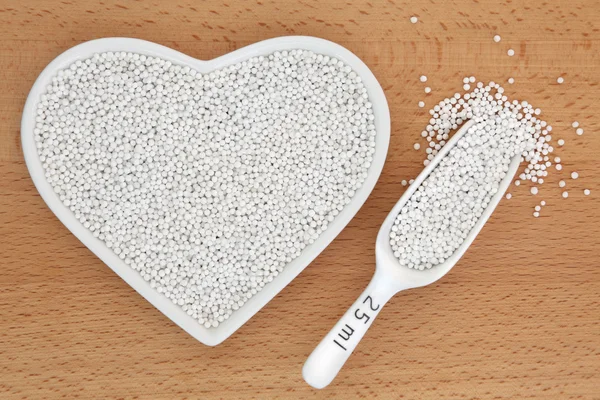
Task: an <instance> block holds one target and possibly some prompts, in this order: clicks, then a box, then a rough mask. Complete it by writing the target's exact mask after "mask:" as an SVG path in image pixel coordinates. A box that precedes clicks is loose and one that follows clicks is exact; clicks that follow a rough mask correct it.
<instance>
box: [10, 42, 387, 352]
mask: <svg viewBox="0 0 600 400" xmlns="http://www.w3.org/2000/svg"><path fill="white" fill-rule="evenodd" d="M292 49H304V50H310V51H313V52H315V53H320V54H323V55H327V56H330V57H335V58H337V59H339V60H341V61H343V62H344V63H345V64H347V65H348V66H350V67H351V68H352V69H353V70H354V71H355V72H356V73H357V74H358V75H359V76H360V77H361V79H362V81H363V83H364V85H365V87H366V88H367V92H368V94H369V100H370V102H371V103H372V105H373V113H374V116H375V121H374V122H375V127H376V132H377V135H376V139H375V141H376V145H375V154H374V156H373V162H372V163H371V166H370V168H369V171H368V176H367V178H366V179H365V182H364V183H363V185H362V186H361V187H360V188H359V189H358V190H357V191H356V193H355V195H354V197H353V198H352V200H351V202H350V203H349V204H348V205H346V206H345V207H344V209H343V210H342V211H341V212H340V214H339V215H338V216H337V217H336V218H335V220H334V221H333V222H331V223H330V224H329V226H328V228H327V230H326V231H325V232H323V233H322V234H321V236H320V237H319V238H318V239H317V241H315V243H313V244H311V245H309V246H307V247H306V248H305V249H304V250H303V251H302V254H301V255H300V256H299V257H297V258H296V259H294V260H293V261H292V262H291V263H289V264H288V265H287V266H286V267H285V268H284V269H283V271H282V272H281V273H279V275H278V276H277V277H275V278H274V279H273V281H272V282H270V283H268V284H266V285H265V286H264V287H263V288H262V290H261V291H259V292H258V293H257V294H256V295H254V296H253V297H252V298H250V299H249V300H248V301H247V302H246V303H245V304H244V305H243V306H242V307H240V309H239V310H237V311H235V312H234V313H233V314H232V315H231V317H229V318H228V319H227V320H225V321H224V322H223V323H221V324H219V326H218V327H216V328H205V327H204V326H203V325H201V324H199V323H198V322H197V321H196V320H194V319H193V318H192V317H191V316H188V315H187V313H185V312H184V311H183V309H181V308H180V307H179V306H177V305H175V304H174V303H173V302H172V301H171V300H169V299H168V298H166V297H165V296H163V295H162V294H160V293H158V292H157V291H155V290H154V289H153V288H151V287H150V284H149V283H148V282H146V281H145V280H144V279H143V277H142V276H141V275H140V274H139V273H138V272H137V271H135V270H134V269H133V268H131V267H130V266H128V265H127V264H125V262H124V261H123V260H121V259H120V258H119V257H118V256H117V255H116V254H115V253H114V252H113V251H112V250H111V249H110V248H108V247H107V246H106V245H105V244H104V243H103V242H102V241H101V240H99V239H97V238H95V237H94V236H93V235H92V233H91V232H90V231H89V230H87V229H86V228H85V227H84V226H83V225H82V224H81V223H80V222H79V221H78V220H77V219H76V218H75V216H74V215H73V213H72V212H71V211H70V210H69V208H68V207H66V206H65V205H64V204H63V203H62V202H61V201H60V199H59V197H58V195H57V194H56V193H55V192H54V190H53V188H52V186H51V185H50V184H49V183H48V182H47V181H46V178H45V174H44V170H43V167H42V163H41V161H40V159H39V156H38V153H37V149H36V145H35V139H34V134H33V129H34V127H35V112H36V107H37V103H38V100H39V99H40V96H41V95H42V94H44V93H45V91H46V87H47V85H48V84H49V83H50V82H51V80H52V78H53V77H54V76H55V75H56V73H57V72H58V71H59V70H61V69H64V68H66V67H67V66H68V65H70V64H71V63H73V62H75V61H77V60H83V59H86V58H88V57H91V56H92V55H93V54H95V53H102V52H111V51H112V52H121V51H125V52H132V53H138V54H144V55H147V56H154V57H160V58H163V59H167V60H170V61H171V62H173V63H177V64H180V65H187V66H190V67H192V68H194V69H196V70H197V71H199V72H203V73H207V72H210V71H213V70H217V69H220V68H222V67H224V66H227V65H230V64H235V63H238V62H241V61H243V60H246V59H249V58H251V57H254V56H260V55H267V54H270V53H273V52H276V51H284V50H292ZM389 139H390V115H389V108H388V104H387V100H386V97H385V94H384V92H383V89H382V88H381V86H380V84H379V82H378V81H377V79H376V78H375V76H374V75H373V73H372V72H371V70H370V69H369V68H368V67H367V66H366V64H364V63H363V62H362V61H361V60H360V59H359V58H358V57H357V56H356V55H355V54H353V53H352V52H351V51H349V50H348V49H346V48H344V47H342V46H341V45H339V44H336V43H333V42H330V41H328V40H325V39H320V38H316V37H311V36H282V37H277V38H273V39H267V40H264V41H261V42H257V43H254V44H251V45H249V46H246V47H243V48H240V49H238V50H234V51H232V52H230V53H227V54H225V55H222V56H220V57H217V58H214V59H212V60H198V59H195V58H193V57H190V56H188V55H186V54H184V53H181V52H179V51H177V50H174V49H171V48H169V47H166V46H162V45H159V44H157V43H153V42H149V41H145V40H141V39H134V38H121V37H111V38H102V39H95V40H91V41H87V42H84V43H81V44H79V45H77V46H74V47H72V48H70V49H68V50H66V51H64V52H63V53H62V54H60V55H59V56H57V57H56V58H55V59H54V60H52V61H51V62H50V63H49V64H48V65H47V66H46V68H44V70H43V71H42V72H41V73H40V75H39V76H38V78H37V79H36V81H35V83H34V84H33V87H32V88H31V90H30V92H29V95H28V96H27V100H26V102H25V106H24V109H23V115H22V119H21V144H22V148H23V154H24V158H25V163H26V165H27V169H28V170H29V174H30V175H31V178H32V180H33V183H34V184H35V187H36V188H37V190H38V192H39V193H40V195H41V196H42V198H43V200H44V201H45V202H46V204H47V205H48V207H49V208H50V209H51V210H52V211H53V212H54V214H55V215H56V216H57V217H58V219H59V220H60V221H61V222H62V223H63V224H64V225H65V226H66V227H67V229H69V230H70V231H71V232H72V233H73V234H74V235H75V236H76V237H77V238H78V239H79V240H80V241H81V242H82V243H83V244H84V245H85V246H86V247H87V248H88V249H90V250H91V251H92V252H93V253H94V254H95V255H96V256H97V257H98V258H100V260H102V261H103V262H104V263H105V264H106V265H108V267H110V268H111V269H112V270H113V271H114V272H115V273H116V274H117V275H119V276H120V277H121V278H122V279H123V280H124V281H125V282H127V284H129V286H131V287H132V288H133V289H134V290H135V291H137V292H138V293H139V294H140V295H142V296H143V297H144V298H145V299H146V300H147V301H148V302H149V303H150V304H152V305H153V306H154V307H156V308H157V309H158V310H160V311H161V312H162V313H163V314H164V315H165V316H167V318H169V319H170V320H171V321H173V322H174V323H175V324H177V325H178V326H179V327H181V328H182V329H183V330H185V331H186V332H187V333H189V334H190V335H191V336H193V337H194V338H196V339H197V340H198V341H200V342H201V343H203V344H205V345H208V346H216V345H218V344H220V343H221V342H223V341H224V340H225V339H227V338H228V337H229V336H231V335H232V334H233V333H234V332H236V331H237V330H238V329H239V328H240V327H241V326H242V325H244V324H245V323H246V322H247V321H248V320H249V319H250V318H251V317H252V316H254V315H255V314H256V313H257V312H258V311H259V310H260V309H262V308H263V307H264V306H265V305H266V304H267V303H268V302H269V301H271V300H272V299H273V298H274V297H275V296H276V295H277V294H278V293H279V292H280V291H281V290H283V288H284V287H286V286H287V285H288V284H289V283H290V282H291V281H292V280H293V279H294V278H295V277H296V276H297V275H298V274H300V272H302V271H303V270H304V268H306V267H307V266H308V265H309V264H310V263H311V262H312V261H313V260H314V259H315V258H316V257H317V256H318V255H319V254H320V253H321V252H322V251H323V250H324V249H325V248H326V247H327V246H328V245H329V243H331V241H332V240H333V239H335V237H336V236H337V235H338V234H339V233H340V232H341V231H342V229H343V228H344V227H345V226H346V225H347V224H348V223H349V222H350V220H351V219H352V218H353V217H354V215H355V214H356V213H357V212H358V210H360V208H361V207H362V205H363V204H364V202H365V201H366V200H367V198H368V196H369V195H370V193H371V191H372V190H373V188H374V186H375V184H376V182H377V180H378V178H379V175H380V174H381V170H382V169H383V165H384V163H385V158H386V155H387V150H388V145H389Z"/></svg>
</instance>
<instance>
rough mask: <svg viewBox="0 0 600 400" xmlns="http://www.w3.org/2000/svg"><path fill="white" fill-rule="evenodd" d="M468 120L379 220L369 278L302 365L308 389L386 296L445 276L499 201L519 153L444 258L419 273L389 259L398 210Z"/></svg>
mask: <svg viewBox="0 0 600 400" xmlns="http://www.w3.org/2000/svg"><path fill="white" fill-rule="evenodd" d="M474 124H475V123H474V122H473V121H472V120H471V121H469V122H467V123H465V124H464V125H463V126H462V127H461V129H460V130H459V131H458V132H456V133H455V134H454V136H453V137H452V139H450V140H449V141H448V143H447V144H446V145H445V146H444V147H443V148H442V149H441V150H440V152H439V153H438V154H437V155H436V157H435V158H434V159H433V160H431V163H429V165H428V166H427V167H425V169H423V172H421V173H420V174H419V176H418V177H417V178H416V179H415V181H414V183H413V184H412V185H410V187H409V188H408V189H407V190H406V192H404V194H403V195H402V197H401V198H400V200H399V201H398V203H396V205H395V206H394V208H393V209H392V211H390V213H389V214H388V216H387V218H386V219H385V221H384V222H383V225H382V226H381V229H379V234H378V235H377V242H376V244H375V258H376V268H375V274H374V276H373V279H372V280H371V282H370V283H369V285H368V286H367V288H366V289H365V291H364V292H363V293H362V294H361V295H360V296H359V298H358V300H356V302H355V303H354V304H353V305H352V307H350V309H349V310H348V311H347V312H346V313H345V314H344V316H343V317H342V318H341V319H340V320H339V321H338V323H337V324H336V325H335V326H334V327H333V329H332V330H331V331H330V332H329V333H328V334H327V336H325V338H323V340H322V341H321V343H319V345H318V346H317V347H316V348H315V350H314V351H313V352H312V354H311V355H310V356H309V357H308V359H307V360H306V363H305V364H304V367H303V368H302V375H303V377H304V380H305V381H306V382H307V383H308V384H309V385H311V386H312V387H314V388H316V389H322V388H324V387H325V386H327V385H329V384H330V383H331V381H333V379H334V378H335V377H336V375H337V374H338V372H339V371H340V370H341V369H342V367H343V366H344V363H345V362H346V360H348V358H349V357H350V354H352V351H353V350H354V349H355V348H356V346H357V345H358V343H359V342H360V340H361V339H362V337H363V336H364V335H365V333H366V332H367V330H368V329H369V327H370V326H371V324H372V323H373V321H374V320H375V317H377V314H379V312H380V311H381V309H382V308H383V306H384V305H385V303H387V302H388V300H389V299H391V298H392V296H394V295H395V294H396V293H398V292H400V291H402V290H406V289H412V288H417V287H422V286H426V285H429V284H431V283H433V282H435V281H437V280H438V279H440V278H441V277H443V276H444V275H446V274H447V273H448V271H450V269H452V267H453V266H454V264H456V263H457V262H458V260H459V259H460V258H461V257H462V255H463V254H464V253H465V251H466V250H467V248H468V247H469V246H470V245H471V243H472V242H473V240H474V239H475V237H476V236H477V234H478V233H479V231H480V230H481V228H482V227H483V225H484V224H485V223H486V221H487V220H488V218H489V217H490V215H491V214H492V212H493V211H494V209H495V208H496V206H497V205H498V203H499V202H500V199H501V198H502V196H503V195H504V192H505V191H506V189H507V188H508V186H509V185H510V182H511V181H512V179H513V177H514V176H515V174H516V172H517V170H518V168H519V164H520V161H521V155H520V154H519V155H516V156H515V157H513V159H512V160H511V163H510V165H509V168H508V171H507V172H506V176H505V177H504V179H503V180H502V181H501V182H500V185H499V188H498V192H497V193H496V194H495V195H494V196H493V197H492V199H491V200H490V202H489V204H488V206H487V208H486V209H485V210H484V212H483V214H482V215H481V217H480V218H479V220H478V221H477V223H476V224H475V226H474V227H473V229H472V230H471V232H469V235H468V236H467V237H466V238H465V240H464V242H463V243H462V244H461V245H460V247H459V248H458V249H456V251H455V252H454V254H452V256H451V257H450V258H448V259H447V260H446V261H444V262H443V263H441V264H439V265H437V266H434V267H432V268H431V269H427V270H422V271H421V270H417V269H412V268H408V267H405V266H402V265H400V263H399V261H398V260H397V259H396V258H395V257H394V254H393V252H392V248H391V246H390V239H389V234H390V231H391V229H392V226H393V224H394V221H395V220H396V217H397V216H398V214H399V213H400V210H401V209H402V207H404V205H405V204H406V202H407V201H408V199H409V198H410V197H411V196H412V194H413V193H414V192H415V191H416V190H417V189H418V187H419V186H420V185H421V183H423V181H424V180H425V179H426V178H427V176H429V174H430V173H431V171H433V170H434V168H435V167H436V166H437V165H438V164H439V163H440V161H441V160H442V158H444V156H445V155H446V154H447V153H448V152H449V151H450V150H451V149H452V148H453V147H454V146H455V145H456V143H457V142H458V141H459V140H460V138H461V137H462V136H464V134H465V132H467V130H468V129H469V128H470V127H471V126H473V125H474Z"/></svg>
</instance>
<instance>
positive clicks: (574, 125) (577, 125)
mask: <svg viewBox="0 0 600 400" xmlns="http://www.w3.org/2000/svg"><path fill="white" fill-rule="evenodd" d="M571 126H572V127H573V128H577V127H579V122H577V121H575V122H573V123H572V124H571Z"/></svg>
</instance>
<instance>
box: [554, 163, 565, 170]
mask: <svg viewBox="0 0 600 400" xmlns="http://www.w3.org/2000/svg"><path fill="white" fill-rule="evenodd" d="M554 168H556V170H557V171H560V170H562V168H563V167H562V164H556V165H555V166H554Z"/></svg>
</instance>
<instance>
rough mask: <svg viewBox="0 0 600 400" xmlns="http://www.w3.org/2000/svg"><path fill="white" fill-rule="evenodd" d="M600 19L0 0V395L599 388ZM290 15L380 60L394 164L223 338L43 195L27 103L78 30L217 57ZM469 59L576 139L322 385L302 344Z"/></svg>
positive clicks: (345, 4)
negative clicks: (537, 185) (155, 296)
mask: <svg viewBox="0 0 600 400" xmlns="http://www.w3.org/2000/svg"><path fill="white" fill-rule="evenodd" d="M411 15H417V16H418V17H419V23H418V24H415V25H413V24H411V23H410V22H409V17H410V16H411ZM599 29H600V5H599V4H598V2H597V1H596V0H588V1H580V0H573V1H547V2H541V1H524V0H522V1H519V0H513V1H511V0H502V1H494V2H491V1H489V2H488V1H470V0H448V1H442V0H440V1H432V0H425V1H414V2H412V3H411V2H406V1H400V0H387V1H376V0H371V1H370V2H361V3H360V4H359V3H358V2H356V3H355V2H350V1H345V0H329V1H318V0H314V1H312V0H299V1H289V2H281V3H277V2H274V1H271V0H261V1H235V0H221V1H202V2H200V1H187V2H186V1H183V2H175V1H164V2H161V1H158V0H155V1H151V2H143V1H125V0H118V1H117V0H103V1H75V0H71V1H48V0H44V1H29V0H27V1H25V0H2V1H1V2H0V398H2V399H19V398H33V399H37V398H68V399H72V398H98V399H100V398H147V399H174V398H203V399H211V398H232V399H233V398H236V399H237V398H259V399H267V398H322V399H326V398H336V399H351V398H369V399H372V398H382V399H400V398H402V399H508V398H514V399H529V398H540V399H542V398H543V399H567V398H582V399H593V398H596V399H598V398H600V346H599V345H600V327H599V325H600V324H599V321H600V301H599V293H600V261H599V259H600V256H599V254H598V253H599V247H600V246H599V245H600V211H599V209H600V202H599V201H598V199H599V198H600V164H599V162H598V158H599V154H600V132H599V129H600V117H599V116H598V114H599V113H600V87H599V82H600V33H599ZM496 33H498V34H500V35H501V36H502V41H501V42H500V43H494V42H493V40H492V37H493V36H494V34H496ZM293 34H298V35H314V36H320V37H324V38H326V39H330V40H333V41H336V42H338V43H340V44H342V45H343V46H346V47H347V48H349V49H350V50H352V51H353V52H355V53H356V54H357V55H358V56H359V57H361V58H362V59H363V60H364V61H365V62H366V63H367V64H368V65H369V66H370V67H371V69H372V70H373V72H374V73H375V75H376V76H377V77H378V79H379V80H380V82H381V85H382V86H383V88H384V90H385V92H386V94H387V97H388V101H389V105H390V111H391V116H392V138H391V143H390V152H389V155H388V159H387V163H386V166H385V168H384V170H383V173H382V176H381V179H380V181H379V183H378V185H377V187H376V188H375V190H374V192H373V194H372V196H371V197H370V199H369V200H368V201H367V203H366V204H365V205H364V207H363V208H362V210H361V211H360V212H359V213H358V215H357V216H356V218H355V219H354V220H353V221H352V222H351V223H350V224H349V226H348V227H347V228H346V229H345V230H344V231H343V232H342V233H341V234H340V236H339V237H338V239H336V240H335V241H334V242H333V243H332V244H331V245H330V246H329V247H328V248H327V249H326V251H324V252H323V254H322V255H321V256H320V257H318V258H317V259H316V260H315V261H314V262H313V263H312V264H311V265H310V266H309V267H308V268H307V269H306V270H305V271H304V272H303V273H302V274H301V275H300V276H299V277H298V278H297V279H296V280H295V281H294V282H293V283H292V284H290V285H289V287H287V288H286V289H285V290H284V291H283V292H282V293H281V294H280V295H279V296H277V298H275V299H274V300H273V301H272V302H271V303H269V304H268V305H267V306H266V307H265V308H264V309H263V310H262V311H261V312H260V313H259V314H257V315H256V316H255V317H254V318H253V319H252V320H251V321H249V322H248V323H247V324H246V325H245V326H244V327H242V328H241V329H240V330H239V331H238V332H237V333H236V334H235V335H233V336H232V337H231V338H230V339H229V340H227V341H226V342H225V343H224V344H222V345H220V346H218V347H216V348H209V347H205V346H203V345H202V344H200V343H199V342H197V341H195V340H194V339H192V338H191V337H190V336H188V335H187V334H186V333H185V332H183V331H182V330H181V329H179V328H178V327H176V326H175V325H174V324H173V323H171V322H170V321H169V320H168V319H167V318H166V317H164V316H163V315H162V314H161V313H160V312H158V311H157V310H155V309H154V308H153V307H152V306H150V305H149V304H148V303H146V302H145V301H144V300H143V299H142V297H140V296H139V295H138V294H136V292H135V291H134V290H133V289H131V288H129V287H128V286H127V285H126V284H125V283H124V282H123V281H121V279H120V278H118V277H117V276H116V275H115V274H114V273H113V272H112V271H111V270H110V269H109V268H108V267H106V266H105V265H104V264H103V263H102V262H100V261H99V260H98V259H97V258H96V257H95V256H94V255H92V253H91V252H90V251H88V250H87V249H86V248H85V247H84V246H83V245H82V244H81V243H79V242H78V241H77V240H76V239H75V237H74V236H73V235H71V234H70V233H69V231H67V229H66V228H64V227H63V226H62V225H61V223H60V222H59V221H58V220H57V219H56V218H55V217H54V215H53V214H52V212H51V211H50V210H49V209H48V208H47V207H46V206H45V204H44V202H43V201H42V199H41V198H40V197H39V196H38V194H37V192H36V190H35V188H34V186H33V184H32V182H31V180H30V178H29V176H28V173H27V169H26V167H25V164H24V161H23V156H22V153H21V148H20V138H19V134H20V132H19V124H20V118H21V110H22V107H23V104H24V102H25V98H26V96H27V93H28V91H29V89H30V87H31V85H32V84H33V82H34V80H35V78H36V76H37V75H38V74H39V73H40V71H41V70H42V69H43V68H44V67H45V66H46V64H47V63H48V62H50V60H52V59H53V58H54V57H55V56H57V55H58V54H59V53H61V52H62V51H64V50H66V49H67V48H69V47H71V46H73V45H75V44H78V43H81V42H83V41H85V40H90V39H94V38H99V37H105V36H131V37H137V38H143V39H147V40H151V41H154V42H158V43H161V44H163V45H166V46H170V47H173V48H175V49H177V50H180V51H182V52H184V53H187V54H189V55H191V56H194V57H197V58H201V59H210V58H213V57H216V56H219V55H222V54H224V53H227V52H229V51H231V50H234V49H237V48H240V47H242V46H244V45H247V44H250V43H253V42H255V41H259V40H262V39H266V38H271V37H275V36H280V35H293ZM510 47H512V48H514V49H515V51H516V56H515V57H512V58H511V57H508V56H507V55H506V51H507V49H508V48H510ZM421 74H426V75H427V76H428V77H429V81H428V82H427V85H429V86H431V87H432V88H433V92H432V93H431V94H430V95H428V96H425V94H424V93H423V87H424V86H425V85H423V84H421V83H420V82H419V80H418V77H419V76H420V75H421ZM471 74H474V75H476V76H477V77H478V78H481V79H485V80H496V81H500V82H506V79H507V78H509V77H511V76H512V77H514V78H515V80H516V83H515V84H514V85H512V86H510V85H506V86H505V87H506V89H507V94H508V95H509V96H511V97H517V98H519V99H526V100H528V101H529V102H531V103H533V104H534V106H535V107H540V108H541V109H542V110H543V111H544V114H543V115H544V116H545V117H546V119H547V120H548V121H549V122H550V123H551V124H552V125H553V126H554V128H555V130H554V135H553V136H554V137H555V138H557V139H558V138H564V139H565V140H566V143H567V144H566V145H565V147H564V148H561V149H559V150H558V151H557V155H559V156H560V157H561V158H562V159H563V164H564V166H565V169H564V170H563V171H562V172H561V173H558V172H557V171H554V170H553V171H552V174H551V176H550V177H549V178H548V180H547V184H544V185H543V186H542V187H541V190H540V194H539V195H538V196H537V198H534V197H533V196H531V195H530V194H529V188H528V186H525V187H524V186H521V187H520V188H518V189H517V190H511V191H512V193H513V199H512V200H503V201H502V202H501V204H500V206H499V207H498V209H497V210H496V212H495V214H494V215H493V216H492V218H491V220H490V221H489V223H488V224H487V226H486V227H485V228H484V229H483V231H482V232H481V234H480V235H479V238H478V239H477V240H476V241H475V243H474V244H473V246H472V247H471V249H470V250H469V252H468V253H467V254H466V255H465V257H464V258H463V259H462V260H461V261H460V262H459V264H458V265H457V266H456V268H455V269H454V270H453V271H452V272H451V273H450V274H449V275H448V276H446V277H445V278H444V279H442V280H441V281H440V282H438V283H436V284H434V285H432V286H430V287H427V288H423V289H418V290H413V291H409V292H404V293H401V294H399V295H398V296H396V297H395V298H394V299H393V300H392V301H391V302H390V303H389V305H388V306H387V307H386V309H385V310H384V311H383V312H382V313H381V314H380V317H379V318H378V320H377V321H376V322H375V324H374V325H373V327H372V329H371V331H370V332H369V333H368V334H367V336H366V338H365V339H364V341H363V343H362V344H361V345H360V346H359V348H358V349H357V351H356V352H355V354H354V355H353V356H352V357H351V359H350V360H349V362H348V364H347V365H346V367H345V368H344V369H343V370H342V372H341V373H340V375H339V376H338V378H337V380H336V381H335V382H334V383H333V384H332V385H331V386H330V387H328V388H327V389H325V390H323V391H316V390H313V389H311V388H310V387H309V386H307V385H306V384H305V383H304V381H303V380H302V377H301V368H302V365H303V363H304V361H305V359H306V357H307V356H308V355H309V354H310V352H311V351H312V350H313V348H314V347H315V345H316V344H317V343H318V342H319V341H320V340H321V338H322V337H323V335H324V334H325V333H326V332H327V331H328V330H329V329H330V328H331V327H332V325H333V324H334V322H335V321H336V320H337V318H338V317H339V316H340V315H341V314H342V313H343V312H344V311H345V309H346V307H348V306H349V305H350V304H351V302H352V301H354V299H355V297H356V296H357V295H358V294H359V293H360V291H362V290H363V288H364V287H365V285H366V284H367V282H368V280H369V279H370V277H371V275H372V273H373V269H374V256H373V254H374V252H373V251H374V248H373V247H374V243H375V236H376V234H377V231H378V228H379V225H380V224H381V222H382V221H383V219H384V217H385V216H386V214H387V212H388V211H389V210H390V208H391V207H392V205H393V204H394V203H395V202H396V200H397V199H398V198H399V196H400V195H401V194H402V192H403V191H404V188H403V187H402V186H400V184H399V182H400V180H401V179H405V178H406V179H409V178H411V177H414V176H416V175H417V174H418V173H419V171H420V170H421V168H422V165H421V163H420V161H421V160H422V158H423V153H422V152H416V151H414V150H412V145H413V143H415V142H416V141H417V140H419V139H420V137H419V133H420V131H421V130H422V129H423V127H424V126H425V125H426V123H427V120H428V116H427V114H426V110H428V107H426V108H425V109H419V108H418V107H417V102H418V101H419V100H425V101H426V103H427V106H430V105H432V104H433V103H434V102H436V101H439V100H441V99H443V98H444V97H446V96H448V95H451V94H453V93H454V92H455V91H457V90H459V89H460V88H461V86H462V83H461V80H462V77H463V76H465V75H471ZM559 75H562V76H564V78H565V83H564V84H563V85H558V84H556V78H557V77H558V76H559ZM574 120H578V121H579V122H580V123H581V126H582V127H583V128H584V129H585V134H584V135H583V136H581V137H579V136H576V135H575V133H574V130H573V129H572V128H570V125H571V122H572V121H574ZM573 170H577V171H578V172H579V173H580V176H581V177H580V179H579V180H577V181H571V180H568V189H569V190H570V196H569V198H568V199H567V200H563V199H562V198H560V192H561V190H560V189H559V188H558V186H557V182H558V181H559V180H560V179H566V177H567V175H568V173H570V172H571V171H573ZM584 188H590V189H591V190H592V195H591V196H589V197H587V198H584V196H583V194H582V190H583V189H584ZM513 189H514V188H513ZM542 199H544V200H546V201H547V203H548V205H547V206H546V208H545V209H544V210H543V214H542V217H541V218H539V219H534V218H533V217H532V211H533V207H534V206H535V205H536V204H537V202H539V200H542Z"/></svg>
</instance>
